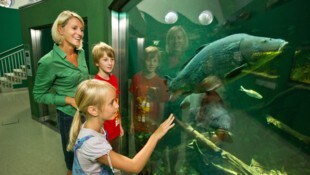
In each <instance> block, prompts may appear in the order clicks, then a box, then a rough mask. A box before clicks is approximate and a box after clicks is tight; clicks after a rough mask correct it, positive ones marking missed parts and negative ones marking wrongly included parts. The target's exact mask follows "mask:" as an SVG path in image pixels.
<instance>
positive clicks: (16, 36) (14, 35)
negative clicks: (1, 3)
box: [0, 7, 23, 53]
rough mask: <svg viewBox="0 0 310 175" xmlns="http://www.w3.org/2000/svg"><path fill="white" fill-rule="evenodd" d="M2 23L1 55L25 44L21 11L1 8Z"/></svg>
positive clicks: (0, 18)
mask: <svg viewBox="0 0 310 175" xmlns="http://www.w3.org/2000/svg"><path fill="white" fill-rule="evenodd" d="M0 21H1V27H0V38H1V42H0V53H2V52H4V51H6V50H8V49H11V48H13V47H16V46H18V45H21V44H22V43H23V42H22V33H21V24H20V16H19V10H16V9H10V8H4V7H0Z"/></svg>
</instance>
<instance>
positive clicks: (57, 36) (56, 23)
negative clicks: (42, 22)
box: [52, 10, 85, 50]
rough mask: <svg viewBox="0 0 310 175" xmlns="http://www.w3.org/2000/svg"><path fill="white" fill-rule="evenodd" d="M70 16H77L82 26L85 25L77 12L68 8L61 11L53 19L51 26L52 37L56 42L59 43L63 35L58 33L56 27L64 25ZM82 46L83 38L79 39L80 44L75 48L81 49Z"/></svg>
mask: <svg viewBox="0 0 310 175" xmlns="http://www.w3.org/2000/svg"><path fill="white" fill-rule="evenodd" d="M72 18H77V19H78V20H79V21H80V22H81V23H82V24H83V26H85V24H84V20H83V19H82V17H81V16H80V15H78V14H77V13H75V12H72V11H69V10H65V11H63V12H61V13H60V14H59V15H58V17H57V18H56V20H55V21H54V23H53V26H52V38H53V40H54V42H55V43H56V44H61V43H62V42H63V37H62V35H60V33H59V31H58V27H59V26H61V27H64V26H66V25H67V23H68V21H69V20H70V19H72ZM82 47H83V40H81V43H80V46H79V47H78V48H76V49H77V50H81V49H82Z"/></svg>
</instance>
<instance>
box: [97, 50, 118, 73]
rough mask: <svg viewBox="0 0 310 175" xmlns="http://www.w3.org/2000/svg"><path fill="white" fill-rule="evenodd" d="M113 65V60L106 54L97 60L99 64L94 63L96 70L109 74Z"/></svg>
mask: <svg viewBox="0 0 310 175" xmlns="http://www.w3.org/2000/svg"><path fill="white" fill-rule="evenodd" d="M114 64H115V59H114V58H113V57H109V56H108V55H107V53H106V52H104V54H103V56H102V57H101V58H100V59H99V62H98V63H96V66H98V68H99V69H100V70H101V71H103V72H105V73H111V72H112V70H113V68H114Z"/></svg>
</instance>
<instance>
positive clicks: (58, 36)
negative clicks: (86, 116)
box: [33, 10, 89, 174]
mask: <svg viewBox="0 0 310 175" xmlns="http://www.w3.org/2000/svg"><path fill="white" fill-rule="evenodd" d="M84 25H85V24H84V21H83V19H82V18H81V17H80V16H79V15H78V14H77V13H75V12H72V11H68V10H66V11H63V12H61V13H60V14H59V15H58V17H57V19H56V20H55V21H54V24H53V26H52V38H53V40H54V42H55V43H54V46H53V49H52V50H51V51H50V52H49V53H47V54H46V55H44V56H43V57H42V58H41V59H40V60H39V62H38V70H37V73H36V77H35V84H34V88H33V96H34V100H35V101H36V102H38V103H44V104H52V105H56V109H57V111H56V112H57V118H58V125H59V131H60V135H61V141H62V147H63V153H64V157H65V162H66V166H67V169H68V174H71V169H72V165H73V152H68V151H66V145H67V143H68V139H69V129H70V127H71V123H72V119H73V116H74V114H75V112H76V104H75V99H74V92H75V90H76V87H77V86H78V85H79V83H80V82H82V81H83V80H85V79H88V77H89V76H88V68H87V64H86V61H85V53H84V50H83V49H82V42H83V37H84Z"/></svg>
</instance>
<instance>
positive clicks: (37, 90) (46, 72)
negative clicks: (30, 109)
mask: <svg viewBox="0 0 310 175" xmlns="http://www.w3.org/2000/svg"><path fill="white" fill-rule="evenodd" d="M88 78H89V74H88V69H87V64H86V61H85V53H84V50H79V51H78V67H76V66H74V65H73V64H72V63H71V62H69V61H68V60H67V59H66V54H65V52H63V51H62V50H61V49H60V48H59V47H58V46H57V45H56V44H54V46H53V50H51V51H50V52H49V53H47V54H46V55H44V56H43V57H42V58H41V59H40V60H39V62H38V70H37V73H36V78H35V84H34V88H33V96H34V100H35V101H36V102H38V103H44V104H54V105H56V108H57V109H58V110H60V111H62V112H64V113H66V114H68V115H71V116H74V114H75V112H76V110H75V108H73V107H72V106H71V105H66V104H65V98H66V97H74V95H75V90H76V88H77V86H78V85H79V84H80V83H81V82H82V81H83V80H86V79H88Z"/></svg>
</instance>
